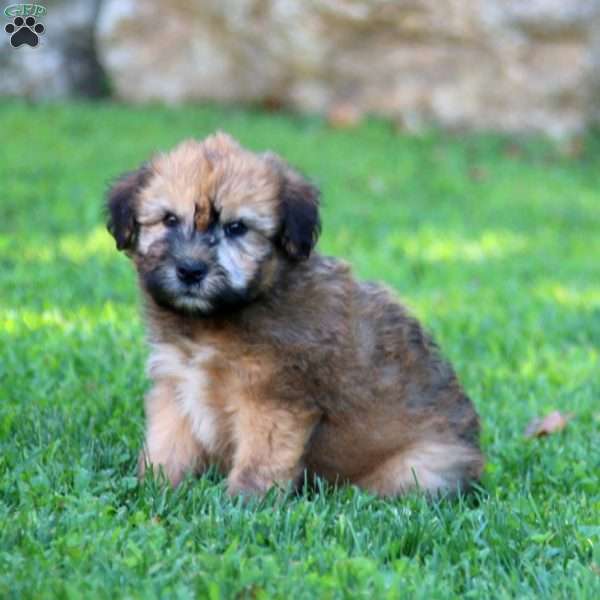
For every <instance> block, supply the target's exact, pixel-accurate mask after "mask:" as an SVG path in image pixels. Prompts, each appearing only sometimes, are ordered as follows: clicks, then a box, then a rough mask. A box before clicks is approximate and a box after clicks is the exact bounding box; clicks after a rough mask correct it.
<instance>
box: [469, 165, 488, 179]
mask: <svg viewBox="0 0 600 600" xmlns="http://www.w3.org/2000/svg"><path fill="white" fill-rule="evenodd" d="M469 177H470V178H471V179H472V180H473V181H485V180H486V179H487V178H488V170H487V169H486V168H485V167H477V166H474V167H470V168H469Z"/></svg>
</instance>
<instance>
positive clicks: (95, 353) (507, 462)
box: [0, 104, 600, 600]
mask: <svg viewBox="0 0 600 600" xmlns="http://www.w3.org/2000/svg"><path fill="white" fill-rule="evenodd" d="M0 124H1V127H2V131H3V132H4V141H3V144H2V153H1V155H0V184H1V185H0V597H1V598H19V599H21V598H86V599H89V598H96V597H99V598H115V597H128V598H155V597H156V598H158V597H168V598H191V597H194V596H195V597H200V598H211V599H216V598H234V597H235V598H266V597H275V598H286V599H287V598H293V599H294V600H301V599H303V598H377V599H380V598H403V599H404V598H424V599H439V598H457V597H464V598H474V597H477V598H491V597H494V598H511V597H519V598H525V597H531V598H561V597H564V598H599V597H600V574H599V573H600V360H599V358H600V356H599V355H600V138H598V137H594V136H589V137H588V138H586V139H585V146H584V151H583V153H582V154H581V155H580V156H578V157H577V158H573V157H569V156H566V155H563V154H561V153H560V152H559V150H558V149H557V148H556V147H554V146H553V145H551V144H549V143H547V142H544V141H541V140H536V139H524V140H517V141H515V140H512V141H509V140H507V139H505V138H502V137H499V136H492V135H478V136H475V135H469V136H448V135H442V134H428V135H425V136H422V137H408V136H400V135H398V134H397V133H394V132H393V131H392V130H391V128H390V126H388V125H386V124H385V123H382V122H379V121H372V122H368V123H366V124H364V125H362V126H360V127H359V128H358V129H356V130H352V131H347V130H344V131H332V130H331V129H329V128H328V127H327V126H326V125H325V124H324V123H323V122H322V121H321V120H319V119H316V118H300V117H290V116H285V115H280V114H271V115H267V114H261V113H257V112H252V111H240V110H235V109H217V108H186V109H182V110H172V109H166V108H159V107H150V108H127V107H120V106H114V105H110V104H94V105H85V104H81V105H80V104H69V105H66V106H52V105H50V106H43V107H42V106H28V105H25V104H3V105H0ZM216 128H222V129H225V130H227V131H230V132H231V133H232V134H234V135H235V136H237V137H239V138H240V139H241V141H242V142H243V143H245V144H247V145H249V146H250V147H252V148H256V149H265V148H270V149H273V150H275V151H277V152H279V153H281V154H282V155H284V156H285V157H287V158H288V159H289V161H290V162H292V163H293V164H296V165H298V166H299V167H300V168H301V169H302V170H303V171H305V172H306V173H308V174H310V175H311V176H312V177H313V178H314V179H315V180H316V181H317V182H318V183H319V184H320V185H321V187H322V189H323V194H324V208H323V221H324V231H323V236H322V239H321V242H320V248H321V251H322V252H324V253H329V254H334V255H337V256H341V257H344V258H346V259H348V260H349V261H351V262H352V263H353V265H354V268H355V271H356V272H357V274H358V275H359V276H361V277H368V278H373V279H381V280H384V281H386V282H388V283H389V284H390V285H392V286H393V287H394V288H396V289H397V290H398V293H399V294H400V295H401V297H402V298H404V300H405V301H406V302H407V303H408V304H409V306H411V307H412V309H413V310H414V312H415V313H416V314H417V315H418V316H419V317H420V318H421V319H423V321H424V322H425V323H426V325H427V327H428V328H429V329H430V330H431V331H432V332H433V333H434V335H435V337H436V338H437V340H438V341H439V343H440V344H441V346H442V348H443V350H444V352H445V354H446V355H447V356H448V357H449V358H450V360H451V361H452V362H453V363H454V365H455V367H456V369H457V371H458V373H459V375H460V378H461V380H462V381H463V383H464V385H465V387H466V389H467V391H468V393H469V394H470V396H471V397H472V398H473V400H474V402H475V403H476V405H477V407H478V410H479V412H480V414H481V416H482V421H483V425H484V432H483V439H482V441H483V446H484V449H485V452H486V454H487V457H488V467H487V471H486V474H485V477H484V480H483V489H482V491H481V492H479V493H478V494H477V495H476V496H475V497H473V498H469V499H466V500H459V501H456V502H450V501H442V502H430V503H427V502H426V501H424V500H423V499H421V498H419V497H415V496H413V497H409V498H406V499H400V500H394V501H384V500H378V499H375V498H373V497H371V496H369V495H367V494H365V493H361V492H358V491H357V490H356V489H352V488H346V489H340V490H337V491H335V490H330V489H324V490H322V491H321V493H316V494H304V495H301V496H299V497H291V498H287V499H285V500H281V499H277V498H273V497H268V498H267V499H266V500H265V501H263V502H262V503H251V504H250V505H249V506H243V505H241V504H240V503H239V502H238V501H232V500H231V499H229V498H228V497H227V495H226V494H225V492H224V485H223V481H222V480H221V479H220V478H219V477H218V476H216V475H212V476H209V477H205V478H203V479H200V480H197V481H189V480H188V481H186V482H185V483H184V484H183V485H182V486H181V487H180V488H179V489H178V490H177V491H175V492H173V491H170V490H167V489H164V488H163V487H161V486H160V485H158V484H157V483H156V482H152V481H148V482H146V483H144V484H143V485H141V486H139V485H138V484H137V481H136V478H135V462H136V455H137V452H138V448H139V446H140V442H141V439H142V434H143V410H142V396H143V393H144V390H145V389H146V387H147V385H148V382H147V379H146V377H145V374H144V360H145V356H146V348H145V345H144V339H143V336H144V329H143V324H142V323H141V321H140V317H139V313H138V300H137V293H136V287H135V281H134V276H133V272H132V269H131V268H130V266H129V264H128V262H127V260H126V259H125V257H123V256H121V255H119V254H117V252H116V251H115V250H114V245H113V241H112V239H111V238H110V237H109V236H108V234H107V233H106V232H105V230H104V224H103V217H102V209H101V205H102V196H103V191H104V189H105V186H106V183H107V181H108V180H110V179H111V178H112V177H114V176H115V175H116V174H118V173H120V172H122V171H124V170H126V169H129V168H132V167H134V166H136V165H137V164H138V163H139V162H140V161H142V160H143V159H144V158H146V157H147V155H148V154H149V152H151V151H153V150H156V149H161V148H168V147H170V146H171V145H173V144H174V143H175V142H177V141H178V140H180V139H181V138H183V137H186V136H198V137H201V136H204V135H205V134H207V133H209V132H211V131H213V130H214V129H216ZM552 409H561V410H564V411H572V412H574V413H576V415H577V417H576V419H575V420H574V421H573V422H572V423H571V424H570V425H569V427H568V428H567V430H565V431H564V432H563V433H561V434H558V435H555V436H552V437H550V438H547V439H541V440H535V441H528V440H525V439H524V438H523V435H522V433H523V429H524V427H525V425H526V424H527V422H528V421H529V420H530V419H531V418H532V417H534V416H536V415H539V414H544V413H546V412H549V411H550V410H552Z"/></svg>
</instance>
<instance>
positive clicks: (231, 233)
mask: <svg viewBox="0 0 600 600" xmlns="http://www.w3.org/2000/svg"><path fill="white" fill-rule="evenodd" d="M223 231H224V232H225V235H226V236H227V237H239V236H240V235H244V234H245V233H246V231H248V228H247V227H246V225H245V224H244V223H242V221H231V223H226V224H225V225H223Z"/></svg>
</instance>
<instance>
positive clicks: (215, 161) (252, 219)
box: [107, 133, 320, 315]
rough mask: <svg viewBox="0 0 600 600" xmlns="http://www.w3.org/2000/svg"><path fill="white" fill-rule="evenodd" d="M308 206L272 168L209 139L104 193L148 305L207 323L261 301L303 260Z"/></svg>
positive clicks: (306, 186)
mask: <svg viewBox="0 0 600 600" xmlns="http://www.w3.org/2000/svg"><path fill="white" fill-rule="evenodd" d="M318 204H319V192H318V190H317V188H316V187H314V186H313V185H312V184H311V183H309V182H308V181H307V180H306V179H304V178H303V177H302V176H301V175H299V174H298V173H297V172H296V171H294V170H293V169H291V168H290V167H289V166H287V165H286V164H285V163H284V162H283V161H282V160H281V159H280V158H278V157H277V156H275V155H273V154H269V153H266V154H254V153H251V152H249V151H247V150H245V149H243V148H242V147H241V146H239V145H238V144H237V143H236V142H235V141H234V140H233V139H232V138H231V137H229V136H227V135H225V134H222V133H218V134H216V135H214V136H211V137H209V138H207V139H205V140H204V141H202V142H197V141H186V142H183V143H182V144H180V145H179V146H177V147H176V148H175V149H174V150H173V151H171V152H169V153H167V154H161V155H158V156H156V157H155V158H153V159H152V160H150V161H149V162H148V163H146V164H144V165H142V166H141V167H140V168H139V169H138V170H137V171H133V172H130V173H127V174H125V175H123V176H122V177H121V178H120V179H119V180H118V181H117V182H116V183H115V184H114V185H113V187H112V189H111V190H110V191H109V193H108V199H107V208H108V229H109V231H110V232H111V234H112V235H113V236H114V238H115V240H116V243H117V248H118V249H119V250H123V251H125V252H126V253H127V254H128V255H129V256H130V257H131V258H132V259H133V261H134V263H135V265H136V267H137V269H138V272H139V275H140V281H141V283H142V285H143V286H144V287H145V288H146V290H147V292H148V293H149V294H150V295H151V296H152V297H153V298H154V300H155V301H156V302H157V303H158V304H160V305H161V306H163V307H166V308H168V309H171V310H174V311H177V312H184V313H190V314H198V315H211V314H214V313H216V312H222V311H224V310H225V311H226V310H233V309H235V308H236V307H239V306H241V305H244V304H246V303H248V302H251V301H252V300H254V299H255V298H257V297H258V296H259V295H261V294H264V293H267V292H268V291H269V290H270V289H271V288H272V287H273V286H274V285H276V283H277V279H278V276H279V273H280V272H281V269H282V268H284V269H285V268H290V266H291V265H292V264H293V263H295V262H298V261H301V260H305V259H306V258H308V256H309V255H310V253H311V251H312V249H313V247H314V245H315V243H316V241H317V237H318V234H319V226H320V225H319V212H318Z"/></svg>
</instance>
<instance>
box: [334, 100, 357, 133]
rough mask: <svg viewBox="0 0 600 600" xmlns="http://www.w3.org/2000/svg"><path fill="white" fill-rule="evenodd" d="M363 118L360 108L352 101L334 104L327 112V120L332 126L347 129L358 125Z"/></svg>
mask: <svg viewBox="0 0 600 600" xmlns="http://www.w3.org/2000/svg"><path fill="white" fill-rule="evenodd" d="M362 118H363V114H362V112H361V111H360V109H359V108H358V107H357V106H356V105H354V104H351V103H350V102H340V103H338V104H334V105H333V106H332V107H331V109H330V110H329V112H328V113H327V122H328V123H329V125H331V126H332V127H336V128H338V129H347V128H349V127H356V126H357V125H358V124H359V123H360V122H361V121H362Z"/></svg>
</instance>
